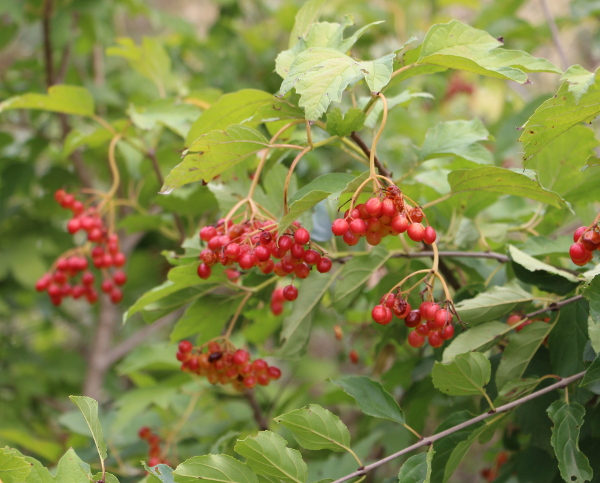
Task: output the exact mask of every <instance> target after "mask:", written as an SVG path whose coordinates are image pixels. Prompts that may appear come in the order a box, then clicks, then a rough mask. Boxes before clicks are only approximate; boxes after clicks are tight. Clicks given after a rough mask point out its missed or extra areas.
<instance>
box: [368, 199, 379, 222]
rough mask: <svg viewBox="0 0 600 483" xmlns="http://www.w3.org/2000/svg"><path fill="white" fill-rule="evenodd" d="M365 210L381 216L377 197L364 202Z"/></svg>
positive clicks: (372, 214) (375, 215)
mask: <svg viewBox="0 0 600 483" xmlns="http://www.w3.org/2000/svg"><path fill="white" fill-rule="evenodd" d="M365 211H366V212H367V213H368V214H369V215H371V216H374V217H378V216H381V200H380V199H379V198H371V199H369V200H368V201H367V202H366V203H365Z"/></svg>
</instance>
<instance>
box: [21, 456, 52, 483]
mask: <svg viewBox="0 0 600 483" xmlns="http://www.w3.org/2000/svg"><path fill="white" fill-rule="evenodd" d="M25 461H27V462H28V463H29V464H30V465H31V473H29V474H28V475H27V476H26V478H25V482H26V483H55V481H56V480H55V479H54V478H53V477H52V475H51V474H50V471H48V468H46V467H45V466H43V465H42V464H41V463H40V462H39V461H38V460H36V459H34V458H30V457H29V456H25Z"/></svg>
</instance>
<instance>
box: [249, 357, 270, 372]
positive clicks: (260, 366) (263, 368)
mask: <svg viewBox="0 0 600 483" xmlns="http://www.w3.org/2000/svg"><path fill="white" fill-rule="evenodd" d="M268 368H269V365H268V364H267V363H266V362H265V361H264V360H262V359H256V360H255V361H254V362H253V363H252V369H254V372H255V373H256V374H260V373H262V372H267V369H268Z"/></svg>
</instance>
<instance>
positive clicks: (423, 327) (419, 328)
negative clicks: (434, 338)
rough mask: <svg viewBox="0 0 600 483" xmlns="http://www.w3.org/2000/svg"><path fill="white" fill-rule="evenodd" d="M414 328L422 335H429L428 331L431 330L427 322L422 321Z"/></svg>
mask: <svg viewBox="0 0 600 483" xmlns="http://www.w3.org/2000/svg"><path fill="white" fill-rule="evenodd" d="M415 330H416V331H417V332H418V333H419V334H420V335H422V336H423V337H427V336H428V335H429V333H430V332H431V331H430V330H429V327H427V324H423V323H421V324H419V325H417V327H416V328H415Z"/></svg>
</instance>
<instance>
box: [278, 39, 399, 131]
mask: <svg viewBox="0 0 600 483" xmlns="http://www.w3.org/2000/svg"><path fill="white" fill-rule="evenodd" d="M394 57H395V54H389V55H386V56H385V57H382V58H380V59H377V60H374V61H363V62H359V61H356V60H354V59H352V58H351V57H348V56H347V55H344V54H342V53H340V52H339V51H337V50H334V49H330V48H324V47H313V48H310V49H307V50H305V51H304V52H302V53H301V54H299V55H298V56H297V57H296V59H295V60H294V62H293V64H292V65H291V67H290V71H289V74H288V75H287V77H286V78H285V79H284V81H283V83H282V84H281V89H280V90H279V94H278V95H279V96H283V95H284V94H286V93H287V92H288V91H289V90H291V89H292V88H295V89H296V92H297V93H298V94H299V95H300V102H299V105H300V107H304V109H305V113H306V119H308V120H310V121H316V120H318V119H319V118H320V117H321V115H322V114H323V113H324V112H325V111H326V110H327V108H328V107H329V104H330V103H331V102H332V101H335V102H340V101H341V100H342V93H343V91H344V89H346V87H348V85H350V83H351V82H352V81H354V80H355V79H358V78H359V77H364V78H365V80H366V82H367V85H368V86H369V89H370V90H371V91H372V92H379V91H380V90H381V89H383V87H385V85H386V84H387V83H388V82H389V80H390V78H391V75H392V64H393V59H394Z"/></svg>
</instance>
